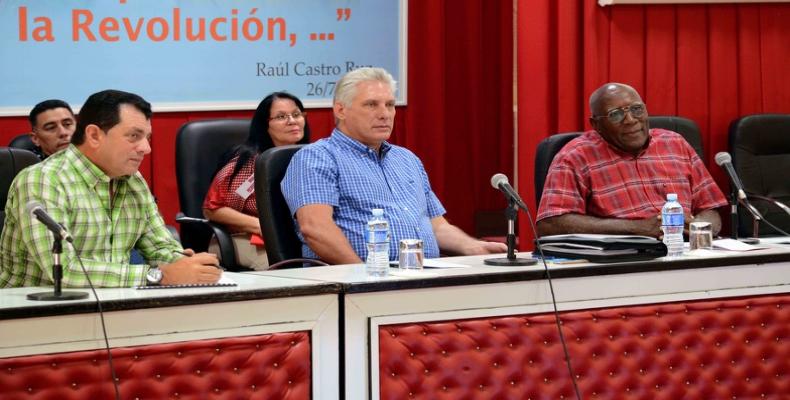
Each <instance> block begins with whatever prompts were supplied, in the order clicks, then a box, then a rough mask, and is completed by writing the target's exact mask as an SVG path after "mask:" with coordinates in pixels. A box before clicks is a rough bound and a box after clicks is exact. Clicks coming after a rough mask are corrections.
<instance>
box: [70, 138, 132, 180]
mask: <svg viewBox="0 0 790 400" xmlns="http://www.w3.org/2000/svg"><path fill="white" fill-rule="evenodd" d="M62 153H63V157H65V158H66V160H67V162H68V163H69V164H71V165H72V166H73V167H74V172H75V173H76V174H77V176H79V177H80V178H82V180H83V181H85V183H87V184H88V185H89V187H95V186H96V185H97V184H99V183H105V184H109V183H110V181H111V180H112V179H111V178H110V177H109V176H107V174H105V173H104V171H102V170H101V168H99V167H98V166H97V165H96V164H94V163H93V161H91V160H90V159H88V157H86V156H85V154H83V153H82V152H81V151H80V150H79V149H78V148H77V147H76V146H74V145H73V144H69V147H67V148H65V149H63V151H62ZM126 179H128V176H124V177H120V178H117V179H116V180H118V181H125V180H126Z"/></svg>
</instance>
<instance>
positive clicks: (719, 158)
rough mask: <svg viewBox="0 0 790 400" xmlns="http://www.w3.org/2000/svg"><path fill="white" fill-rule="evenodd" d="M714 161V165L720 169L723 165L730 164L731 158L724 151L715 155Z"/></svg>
mask: <svg viewBox="0 0 790 400" xmlns="http://www.w3.org/2000/svg"><path fill="white" fill-rule="evenodd" d="M715 160H716V165H718V166H720V167H721V166H722V165H723V164H725V163H730V162H732V156H730V153H727V152H726V151H720V152H718V153H716V157H715Z"/></svg>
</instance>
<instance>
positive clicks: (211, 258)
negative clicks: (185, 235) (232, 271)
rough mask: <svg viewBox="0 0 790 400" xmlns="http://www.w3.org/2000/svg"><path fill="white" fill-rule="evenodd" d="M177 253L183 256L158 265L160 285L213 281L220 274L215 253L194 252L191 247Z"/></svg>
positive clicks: (216, 279) (220, 268) (220, 269)
mask: <svg viewBox="0 0 790 400" xmlns="http://www.w3.org/2000/svg"><path fill="white" fill-rule="evenodd" d="M178 253H179V254H182V255H184V256H185V257H181V258H179V259H178V260H176V261H175V262H172V263H170V264H165V265H162V266H161V267H160V269H161V270H162V275H163V276H162V285H179V284H194V283H199V284H200V283H215V282H217V281H218V280H219V278H220V277H221V276H222V267H220V266H219V259H218V258H217V256H216V255H214V254H211V253H195V252H194V251H192V250H191V249H187V250H184V251H180V250H179V251H178Z"/></svg>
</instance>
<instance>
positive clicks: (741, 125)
mask: <svg viewBox="0 0 790 400" xmlns="http://www.w3.org/2000/svg"><path fill="white" fill-rule="evenodd" d="M730 140H731V143H732V144H734V145H735V146H737V149H733V151H736V150H741V151H746V152H749V153H752V154H757V155H778V154H790V114H756V115H748V116H745V117H741V118H739V119H737V120H735V121H733V122H732V123H731V124H730Z"/></svg>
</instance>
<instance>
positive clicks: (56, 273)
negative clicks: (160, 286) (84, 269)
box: [27, 233, 88, 301]
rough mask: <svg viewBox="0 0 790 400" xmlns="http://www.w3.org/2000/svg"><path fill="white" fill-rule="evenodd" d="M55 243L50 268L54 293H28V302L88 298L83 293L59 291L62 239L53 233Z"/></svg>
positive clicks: (61, 269)
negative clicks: (52, 262) (52, 263)
mask: <svg viewBox="0 0 790 400" xmlns="http://www.w3.org/2000/svg"><path fill="white" fill-rule="evenodd" d="M54 236H55V242H54V243H52V257H53V258H54V261H55V262H54V265H53V266H52V279H53V280H54V282H55V290H54V292H39V293H30V294H28V295H27V298H28V300H37V301H54V300H79V299H85V298H87V297H88V294H87V293H85V292H64V291H62V290H60V288H61V281H62V280H63V265H61V263H60V255H61V254H62V253H63V238H61V237H60V235H59V234H57V233H54Z"/></svg>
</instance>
